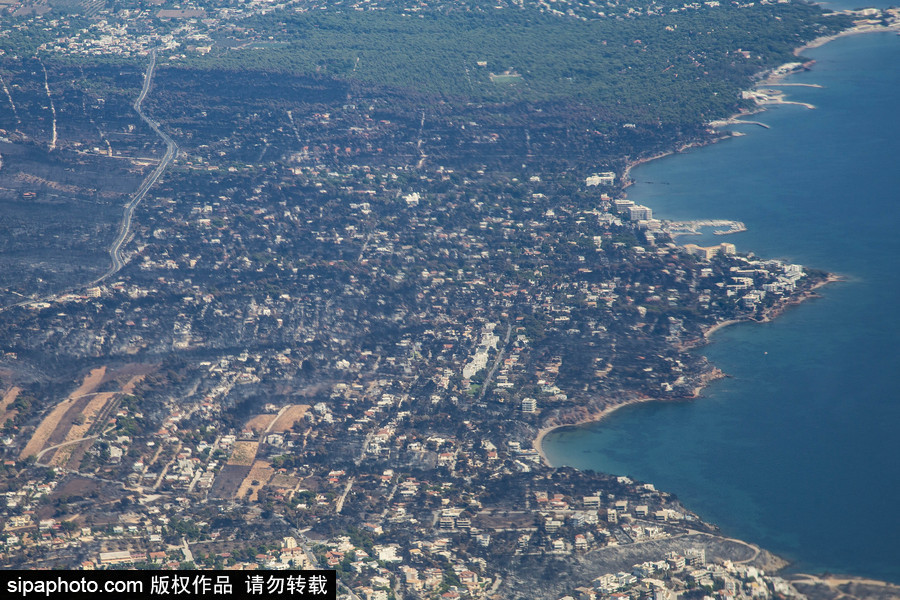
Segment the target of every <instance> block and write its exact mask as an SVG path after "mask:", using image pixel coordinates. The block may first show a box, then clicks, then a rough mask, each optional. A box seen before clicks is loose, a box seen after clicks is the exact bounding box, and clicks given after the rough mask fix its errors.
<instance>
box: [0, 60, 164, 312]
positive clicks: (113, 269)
mask: <svg viewBox="0 0 900 600" xmlns="http://www.w3.org/2000/svg"><path fill="white" fill-rule="evenodd" d="M155 70H156V50H154V51H152V52H151V53H150V65H149V66H148V67H147V71H146V72H145V73H144V85H143V87H142V88H141V93H140V94H139V95H138V97H137V99H136V100H135V101H134V104H133V105H132V106H133V107H134V110H135V112H137V114H138V116H140V117H141V119H143V121H144V122H145V123H147V125H149V126H150V128H151V129H152V130H153V131H154V132H155V133H156V135H158V136H159V137H160V138H162V140H163V141H164V142H165V143H166V153H165V154H164V155H163V157H162V160H160V162H159V164H158V165H157V166H156V168H155V169H153V172H152V173H150V174H149V175H148V176H147V177H146V178H145V179H144V181H143V183H141V187H139V188H138V189H137V191H136V192H135V193H134V195H133V196H132V197H131V200H129V202H128V204H126V205H125V209H124V211H123V214H122V222H121V223H120V224H119V231H118V233H117V235H116V239H115V240H114V241H113V243H112V246H110V248H109V257H110V261H111V264H110V267H109V269H107V271H106V272H105V273H104V274H103V275H101V276H100V277H98V278H97V279H95V280H93V281H92V282H90V283H88V284H87V285H86V286H75V287H71V288H67V289H64V290H60V291H58V292H55V293H54V294H53V295H52V296H51V297H53V296H56V295H58V294H64V293H68V292H72V291H74V290H76V289H83V288H84V287H92V286H95V285H97V284H98V283H101V282H103V281H105V280H106V279H109V278H110V277H112V276H113V275H115V274H116V273H118V272H119V271H120V270H121V269H122V267H124V266H125V261H124V260H123V259H122V246H124V245H125V241H126V240H127V239H128V236H129V234H130V233H131V221H132V218H133V216H134V209H135V208H137V205H138V204H140V202H141V200H143V199H144V197H145V196H146V195H147V192H149V191H150V188H151V187H153V185H154V184H155V183H156V182H157V181H159V178H160V177H162V174H163V172H164V171H165V170H166V168H168V166H169V165H170V164H171V163H172V161H173V160H174V159H175V155H176V154H178V144H176V143H175V140H173V139H172V138H171V137H169V136H168V135H167V134H166V133H165V132H164V131H163V130H162V129H161V128H160V126H159V123H157V122H156V121H154V120H153V119H151V118H150V117H148V116H147V115H146V114H144V111H143V109H142V108H141V105H142V104H143V102H144V99H145V98H146V97H147V93H148V92H149V91H150V84H151V83H152V81H153V73H154V71H155ZM41 300H42V298H38V297H32V298H25V299H23V300H20V301H19V302H15V303H13V304H9V305H7V306H0V313H2V312H4V311H7V310H9V309H11V308H15V307H18V306H27V305H29V304H34V303H35V302H40V301H41Z"/></svg>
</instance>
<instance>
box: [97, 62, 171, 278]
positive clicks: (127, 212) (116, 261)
mask: <svg viewBox="0 0 900 600" xmlns="http://www.w3.org/2000/svg"><path fill="white" fill-rule="evenodd" d="M155 70H156V50H153V51H152V52H151V53H150V65H149V66H148V67H147V71H146V72H145V73H144V86H143V87H142V88H141V93H140V95H138V97H137V99H136V100H135V101H134V104H133V105H132V106H133V107H134V110H135V112H136V113H137V114H138V116H140V117H141V119H142V120H143V121H144V122H145V123H147V125H149V126H150V128H151V129H152V130H153V131H154V132H155V133H156V135H158V136H159V137H161V138H162V140H163V141H164V142H165V143H166V153H165V154H164V155H163V157H162V160H160V162H159V164H158V165H156V168H155V169H153V172H152V173H150V174H149V175H148V176H147V178H146V179H144V181H143V183H141V187H139V188H138V189H137V191H136V192H135V193H134V195H133V196H132V197H131V200H129V202H128V204H126V205H125V209H124V212H123V215H122V222H121V223H120V224H119V232H118V234H117V235H116V239H115V240H114V241H113V243H112V246H110V248H109V257H110V260H111V261H112V262H111V264H110V267H109V269H108V270H107V271H106V272H105V273H104V274H103V275H102V276H100V277H99V278H97V279H96V280H94V281H93V282H92V285H96V284H98V283H100V282H102V281H104V280H105V279H108V278H109V277H111V276H113V275H115V274H116V273H118V272H119V270H120V269H121V268H122V267H124V266H125V261H124V260H123V259H122V246H124V245H125V241H126V240H127V239H128V235H129V234H130V233H131V220H132V218H133V215H134V209H135V208H137V206H138V204H140V203H141V200H143V199H144V197H145V196H146V195H147V192H149V191H150V188H151V187H153V185H154V184H155V183H156V182H157V181H158V180H159V178H160V177H162V174H163V172H164V171H165V170H166V168H167V167H168V166H169V165H170V164H171V163H172V160H173V159H174V158H175V155H176V154H177V153H178V144H176V143H175V140H173V139H172V138H171V137H169V136H168V135H167V134H166V133H165V132H164V131H163V130H162V129H161V128H160V126H159V123H157V122H156V121H154V120H153V119H151V118H150V117H148V116H147V115H146V114H144V110H143V108H141V105H142V104H143V102H144V98H146V97H147V93H148V92H149V91H150V84H151V83H152V81H153V72H154V71H155Z"/></svg>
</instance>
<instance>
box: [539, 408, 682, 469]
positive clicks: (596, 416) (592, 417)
mask: <svg viewBox="0 0 900 600" xmlns="http://www.w3.org/2000/svg"><path fill="white" fill-rule="evenodd" d="M644 402H670V400H661V399H659V398H650V397H640V398H635V399H633V400H626V401H624V402H622V403H620V404H614V405H612V406H607V407H606V408H604V409H603V410H601V411H599V412H594V413H590V414H589V415H587V416H586V417H584V418H582V419H578V420H575V421H573V422H571V423H554V424H552V425H546V426H544V427H542V428H541V429H540V430H538V433H537V437H535V438H534V443H533V444H532V447H533V448H534V449H535V450H537V453H538V454H540V456H541V460H542V461H543V463H544V464H545V465H547V466H553V465H551V464H550V463H549V462H548V461H547V456H546V455H545V454H544V448H543V441H544V437H546V435H547V434H548V433H550V432H551V431H553V430H554V429H559V428H560V427H577V426H578V425H586V424H587V423H596V422H598V421H602V420H603V419H605V418H606V417H608V416H609V415H611V414H612V413H614V412H616V411H617V410H619V409H620V408H623V407H625V406H631V405H633V404H642V403H644Z"/></svg>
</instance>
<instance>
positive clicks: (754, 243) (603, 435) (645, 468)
mask: <svg viewBox="0 0 900 600" xmlns="http://www.w3.org/2000/svg"><path fill="white" fill-rule="evenodd" d="M805 56H809V57H811V58H814V59H815V60H816V64H815V66H814V67H813V69H812V70H811V71H809V72H805V73H801V74H798V75H795V76H792V77H790V78H789V79H787V80H786V81H787V82H789V83H803V84H818V85H821V86H822V87H821V88H814V87H784V88H782V89H783V90H785V91H786V92H787V93H788V95H789V98H790V99H791V100H796V101H801V102H808V103H811V104H813V105H815V106H816V108H815V109H814V110H809V109H806V108H802V107H799V106H780V107H777V108H773V109H770V110H768V111H767V112H765V113H763V114H760V115H756V116H754V117H752V118H753V119H756V120H759V121H761V122H764V123H766V124H767V125H769V126H770V128H769V129H764V128H762V127H759V126H754V125H742V126H740V127H739V129H738V130H739V131H740V132H742V133H745V134H746V135H744V136H743V137H736V138H731V139H728V140H726V141H723V142H720V143H718V144H714V145H710V146H707V147H704V148H701V149H697V150H692V151H689V152H684V153H682V154H678V155H674V156H671V157H667V158H664V159H661V160H658V161H654V162H651V163H648V164H645V165H642V166H640V167H638V168H636V169H634V171H633V172H632V177H633V178H634V179H635V180H636V181H637V183H636V185H634V186H633V187H632V188H630V189H629V190H628V196H629V198H630V199H632V200H635V201H636V202H639V203H642V204H646V205H648V206H650V207H652V208H653V210H654V216H658V217H661V218H667V219H677V220H683V219H703V218H715V219H734V220H740V221H743V222H744V223H745V224H746V225H747V227H748V231H746V232H745V233H740V234H734V235H731V236H727V237H724V238H723V237H718V236H717V237H715V238H713V237H712V236H709V237H708V238H703V237H701V238H699V239H697V240H696V241H697V243H701V244H703V243H707V242H708V243H718V242H722V241H729V242H733V243H735V244H736V245H737V247H738V250H739V251H744V252H753V253H755V254H757V255H759V256H762V257H771V258H782V259H786V260H788V261H792V262H798V263H801V264H803V265H808V266H811V267H816V268H819V269H823V270H826V271H830V272H834V273H838V274H841V275H843V276H844V278H845V279H844V281H842V282H839V283H835V284H831V285H828V286H826V287H825V288H822V289H821V290H820V293H821V297H820V298H817V299H814V300H811V301H808V302H805V303H803V304H802V305H800V306H798V307H795V308H792V309H790V310H788V311H787V312H786V313H785V314H784V315H783V316H781V317H780V318H779V319H777V320H776V321H774V322H772V323H768V324H740V325H736V326H732V327H728V328H725V329H723V330H720V331H719V332H718V333H716V334H714V336H713V340H712V343H711V344H710V345H708V346H706V347H705V348H703V349H702V350H700V351H701V352H702V353H703V354H704V355H706V356H708V357H709V359H710V360H711V361H712V362H713V363H714V364H715V365H717V366H718V367H720V368H721V369H723V370H724V371H725V372H727V373H728V374H729V375H731V377H730V378H728V379H724V380H721V381H718V382H715V383H714V384H712V385H711V386H710V387H708V388H706V390H704V393H703V396H702V397H701V398H700V399H698V400H696V401H694V402H690V403H678V404H660V403H648V404H642V405H636V406H631V407H627V408H625V409H622V410H620V411H618V412H616V413H614V414H613V415H612V416H611V417H610V418H608V419H607V420H605V421H603V422H601V423H595V424H592V425H589V426H583V427H579V428H574V429H568V430H560V431H558V432H556V433H554V434H551V435H550V436H549V437H548V438H547V439H546V441H545V443H544V446H545V450H546V452H547V454H548V457H549V460H550V462H551V463H552V464H555V465H563V464H566V465H572V466H575V467H578V468H583V469H594V470H597V471H604V472H609V473H614V474H620V475H631V476H633V477H635V478H637V479H639V480H643V481H649V482H653V483H654V484H656V485H657V487H658V488H660V489H663V490H667V491H670V492H674V493H675V494H677V495H678V497H679V498H680V499H681V500H682V502H683V503H684V504H685V505H686V506H687V507H688V508H690V509H691V510H693V511H695V512H697V513H698V514H699V515H700V516H701V517H703V518H704V519H706V520H708V521H711V522H714V523H716V524H718V525H719V526H720V527H721V529H722V531H723V533H726V534H728V535H733V536H736V537H740V538H743V539H746V540H749V541H752V542H755V543H758V544H760V545H762V546H763V547H765V548H767V549H769V550H772V551H774V552H776V553H777V554H779V555H781V556H783V557H785V558H788V559H789V560H791V561H793V563H794V564H793V566H792V569H793V570H797V571H805V572H832V573H842V574H853V575H859V576H868V577H874V578H878V579H883V580H888V581H892V582H895V583H900V512H898V509H900V391H898V390H900V348H898V344H900V36H897V35H895V34H887V33H880V34H869V35H860V36H854V37H847V38H842V39H839V40H836V41H834V42H831V43H829V44H827V45H825V46H823V47H821V48H817V49H814V50H809V51H807V52H806V53H805ZM688 241H695V240H689V239H683V240H682V242H688Z"/></svg>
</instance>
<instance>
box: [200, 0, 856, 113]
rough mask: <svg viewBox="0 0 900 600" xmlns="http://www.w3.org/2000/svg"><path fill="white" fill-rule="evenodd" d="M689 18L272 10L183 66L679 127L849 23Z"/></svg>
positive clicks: (786, 13) (801, 9)
mask: <svg viewBox="0 0 900 600" xmlns="http://www.w3.org/2000/svg"><path fill="white" fill-rule="evenodd" d="M709 4H717V3H709ZM698 7H699V8H698V9H695V10H684V9H682V10H678V9H674V8H673V9H669V11H665V12H664V11H660V12H659V13H658V14H651V15H646V14H641V15H639V16H636V17H631V18H623V17H616V18H602V19H593V20H582V19H578V18H573V17H560V16H555V15H548V14H543V13H540V12H537V11H532V10H491V11H456V12H450V13H445V12H425V13H416V14H409V13H406V12H402V11H390V10H387V11H360V12H357V11H348V12H344V13H342V12H339V11H334V10H330V11H323V12H306V13H297V12H286V11H274V12H271V13H268V14H265V15H259V16H255V17H253V18H250V19H247V20H245V21H243V22H242V23H241V24H242V28H241V31H240V32H239V33H236V32H235V30H232V31H230V32H229V33H228V34H227V35H221V36H219V37H218V39H217V40H216V43H215V44H214V45H213V48H212V52H210V53H209V54H207V55H205V56H202V57H192V58H190V59H189V62H188V64H190V65H193V66H204V67H215V68H231V69H247V68H250V69H259V70H266V71H281V72H293V73H302V74H319V75H324V76H330V77H335V78H337V79H353V80H358V81H361V82H366V83H377V84H386V85H389V86H395V87H400V88H410V89H416V90H419V91H424V92H428V93H434V94H441V95H445V96H448V97H458V98H467V99H472V100H476V101H501V102H505V101H514V102H515V101H548V100H549V101H553V100H576V101H579V102H585V103H588V104H593V105H599V106H601V107H603V108H604V109H605V111H604V112H605V113H606V114H607V115H608V117H609V118H610V119H611V120H613V121H618V122H636V123H647V124H649V123H659V122H667V123H683V124H687V123H696V122H697V121H703V120H709V119H713V118H716V117H721V116H723V115H725V114H728V113H730V112H733V111H734V110H735V109H736V108H738V107H739V106H740V99H739V91H740V90H741V89H744V88H746V87H748V85H749V82H750V79H751V77H752V75H753V74H755V73H758V72H760V71H762V70H764V69H766V68H770V67H772V66H775V65H777V64H780V63H782V62H787V61H789V60H792V59H793V56H792V54H791V52H792V50H793V49H794V48H796V47H797V46H800V45H802V43H803V42H804V41H808V40H810V39H813V38H815V37H818V36H819V35H824V34H828V33H832V32H835V31H837V30H840V29H842V28H844V27H846V26H847V25H848V24H849V22H848V21H847V19H846V18H845V17H843V16H838V15H824V14H823V12H822V10H821V9H820V8H819V7H817V6H813V5H809V4H804V3H790V4H773V5H755V4H748V5H740V6H738V5H736V4H734V5H723V6H715V7H707V6H699V5H698ZM260 39H265V40H266V41H265V42H260V41H259V40H260Z"/></svg>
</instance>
